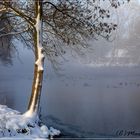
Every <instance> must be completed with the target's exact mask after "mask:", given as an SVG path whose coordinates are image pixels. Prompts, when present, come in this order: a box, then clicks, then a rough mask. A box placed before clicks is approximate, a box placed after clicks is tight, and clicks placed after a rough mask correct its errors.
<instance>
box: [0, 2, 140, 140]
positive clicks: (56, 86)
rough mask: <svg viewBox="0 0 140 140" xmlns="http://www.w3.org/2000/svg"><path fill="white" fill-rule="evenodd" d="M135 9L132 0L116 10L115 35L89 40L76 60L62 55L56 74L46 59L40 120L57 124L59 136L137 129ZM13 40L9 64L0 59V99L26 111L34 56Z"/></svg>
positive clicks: (139, 94)
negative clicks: (14, 49)
mask: <svg viewBox="0 0 140 140" xmlns="http://www.w3.org/2000/svg"><path fill="white" fill-rule="evenodd" d="M139 8H140V7H139V5H138V4H136V3H133V4H132V6H130V7H129V6H128V7H127V6H126V7H123V8H122V9H120V10H119V11H118V14H120V13H121V14H122V16H120V17H119V20H120V21H121V22H119V29H118V33H117V37H116V39H115V40H114V41H113V42H111V43H109V42H107V41H104V40H102V39H101V40H100V41H94V43H93V42H91V45H92V46H93V45H94V50H93V52H92V53H91V52H90V53H88V55H87V56H83V57H82V58H80V59H77V57H70V56H68V57H67V56H66V57H67V58H69V59H70V61H68V62H67V61H65V62H64V63H63V64H62V65H61V67H62V69H61V70H60V71H61V75H58V74H56V73H55V72H54V70H53V68H51V67H50V64H48V63H47V64H46V66H45V72H44V73H45V74H44V81H43V92H42V97H41V119H42V120H43V121H44V122H45V123H46V124H47V125H48V126H53V127H55V128H57V129H60V131H61V132H62V137H76V138H77V137H86V138H87V137H88V138H91V137H92V138H93V137H118V136H119V135H118V133H117V132H120V131H121V130H123V132H131V131H135V133H139V134H140V55H139V54H140V41H139V39H140V28H139V25H140V24H139V22H140V20H139V19H140V17H139V14H138V13H139V12H138V11H139V10H140V9H139ZM126 9H127V10H126ZM125 10H126V11H127V12H126V11H125ZM121 14H120V15H121ZM128 15H129V16H128ZM134 15H135V16H134ZM126 21H127V22H126ZM124 23H125V24H124ZM132 27H133V28H132ZM17 45H18V46H19V47H18V51H19V53H18V55H15V56H14V57H13V65H12V66H11V65H6V66H4V65H2V64H0V104H6V105H8V106H9V107H11V108H13V109H16V110H18V111H20V112H25V111H26V109H27V105H28V100H29V97H30V93H31V85H32V79H33V65H34V64H33V63H34V62H33V61H34V57H33V53H32V51H31V50H28V49H27V48H24V47H23V46H22V44H21V43H19V42H17ZM135 136H136V135H129V137H135ZM137 136H140V135H137Z"/></svg>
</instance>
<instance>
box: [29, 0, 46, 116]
mask: <svg viewBox="0 0 140 140" xmlns="http://www.w3.org/2000/svg"><path fill="white" fill-rule="evenodd" d="M35 7H36V24H35V26H34V34H33V38H34V50H35V66H34V79H33V84H32V93H31V97H30V101H29V105H28V111H27V114H28V115H32V114H34V113H35V114H37V113H38V109H39V103H40V95H41V89H42V81H43V71H44V70H43V65H44V55H43V47H42V0H36V2H35Z"/></svg>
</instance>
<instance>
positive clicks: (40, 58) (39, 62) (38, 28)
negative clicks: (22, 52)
mask: <svg viewBox="0 0 140 140" xmlns="http://www.w3.org/2000/svg"><path fill="white" fill-rule="evenodd" d="M38 6H39V5H38ZM38 9H40V6H39V7H38ZM35 28H36V31H37V52H38V59H37V61H36V62H35V64H36V65H37V66H38V70H39V71H40V70H43V59H44V58H45V56H44V54H43V47H42V31H41V19H40V13H38V15H37V18H36V24H35Z"/></svg>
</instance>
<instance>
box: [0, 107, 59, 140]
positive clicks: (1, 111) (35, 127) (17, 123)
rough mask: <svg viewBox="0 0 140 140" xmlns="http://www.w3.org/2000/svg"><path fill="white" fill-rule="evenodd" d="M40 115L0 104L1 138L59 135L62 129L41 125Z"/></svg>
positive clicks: (31, 137) (35, 137) (37, 137)
mask: <svg viewBox="0 0 140 140" xmlns="http://www.w3.org/2000/svg"><path fill="white" fill-rule="evenodd" d="M39 121H40V120H39V118H38V117H35V116H33V117H31V116H30V117H28V115H27V113H25V114H21V113H20V112H18V111H16V110H13V109H10V108H8V107H7V106H5V105H0V139H15V138H16V139H21V138H22V139H31V140H32V139H36V140H41V139H42V140H43V139H46V138H49V137H52V138H53V136H55V135H59V134H60V131H59V130H56V129H54V128H53V127H50V129H49V128H48V127H47V126H45V125H39Z"/></svg>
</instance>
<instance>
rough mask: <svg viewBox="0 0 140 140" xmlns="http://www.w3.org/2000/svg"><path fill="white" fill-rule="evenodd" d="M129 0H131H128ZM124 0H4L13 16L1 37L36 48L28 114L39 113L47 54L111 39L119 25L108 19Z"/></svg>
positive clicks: (5, 8)
mask: <svg viewBox="0 0 140 140" xmlns="http://www.w3.org/2000/svg"><path fill="white" fill-rule="evenodd" d="M128 1H129V0H128ZM122 3H124V0H36V1H34V0H30V1H28V2H27V1H23V0H18V1H16V0H9V1H8V0H3V1H0V7H1V9H0V13H1V14H2V13H5V14H6V15H7V17H8V19H9V20H10V23H7V25H6V26H5V28H10V29H11V30H10V31H9V32H6V33H1V31H2V30H3V29H0V38H1V37H4V36H9V35H10V36H11V35H12V38H13V39H19V40H21V41H22V42H23V43H24V44H25V45H26V46H28V47H30V48H32V49H33V51H34V54H35V66H34V79H33V84H32V93H31V97H30V102H29V106H28V111H27V113H26V114H27V115H32V114H34V113H35V114H37V112H38V108H39V102H40V95H41V88H42V80H43V64H44V58H45V55H46V56H47V58H48V59H49V60H51V61H54V60H55V59H54V58H55V56H59V55H62V54H64V53H65V49H64V48H65V47H64V46H66V45H67V46H68V47H71V48H73V49H75V50H78V51H79V48H80V47H81V46H83V47H86V46H87V44H86V39H87V38H94V39H98V37H99V36H101V37H103V38H105V39H109V38H110V36H111V34H112V31H113V30H115V29H116V27H117V25H116V24H115V23H112V22H111V21H110V20H109V19H110V16H111V11H110V9H111V8H117V7H118V6H120V4H122Z"/></svg>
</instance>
